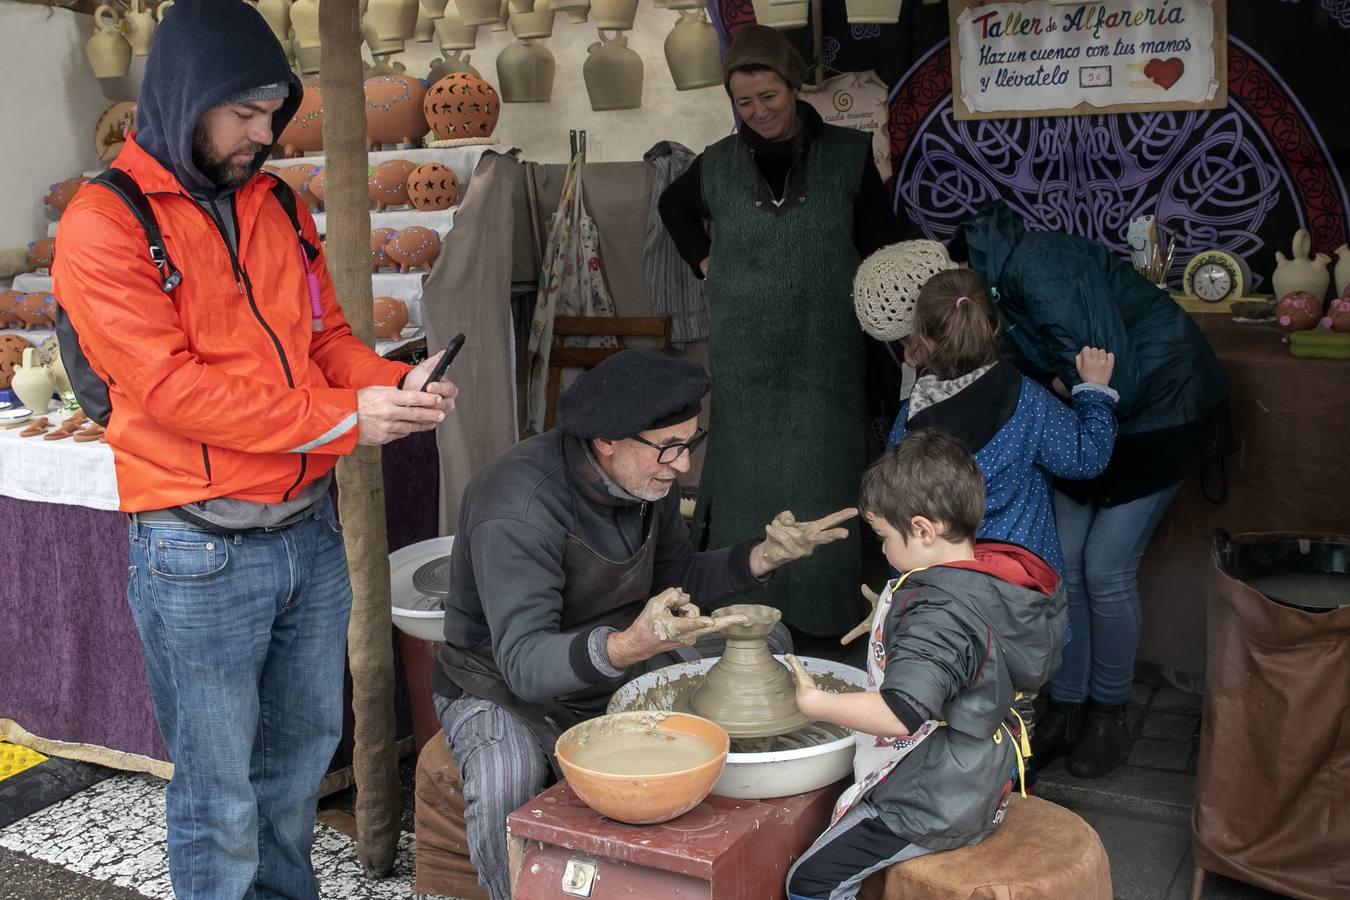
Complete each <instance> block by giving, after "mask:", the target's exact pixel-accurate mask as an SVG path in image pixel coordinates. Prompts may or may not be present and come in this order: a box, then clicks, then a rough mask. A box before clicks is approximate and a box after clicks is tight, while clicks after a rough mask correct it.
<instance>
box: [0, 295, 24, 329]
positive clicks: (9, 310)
mask: <svg viewBox="0 0 1350 900" xmlns="http://www.w3.org/2000/svg"><path fill="white" fill-rule="evenodd" d="M22 299H23V291H0V328H5V327H7V326H9V325H22V324H23V319H20V318H19V313H18V312H17V307H18V305H19V301H20V300H22Z"/></svg>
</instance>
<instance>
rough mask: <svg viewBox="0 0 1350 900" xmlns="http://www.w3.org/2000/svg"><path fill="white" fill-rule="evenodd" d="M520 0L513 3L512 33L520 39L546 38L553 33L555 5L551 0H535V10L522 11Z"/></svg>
mask: <svg viewBox="0 0 1350 900" xmlns="http://www.w3.org/2000/svg"><path fill="white" fill-rule="evenodd" d="M521 10H522V7H521V6H520V5H519V0H517V2H515V3H512V4H511V33H512V34H514V35H515V36H516V37H517V38H519V39H527V38H546V37H551V36H552V34H553V16H554V12H553V7H552V6H550V5H549V0H534V10H533V11H531V12H522V11H521Z"/></svg>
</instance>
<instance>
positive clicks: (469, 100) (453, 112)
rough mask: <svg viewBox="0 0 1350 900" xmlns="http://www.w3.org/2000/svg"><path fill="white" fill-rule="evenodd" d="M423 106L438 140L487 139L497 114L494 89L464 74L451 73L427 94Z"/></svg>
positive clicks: (499, 104)
mask: <svg viewBox="0 0 1350 900" xmlns="http://www.w3.org/2000/svg"><path fill="white" fill-rule="evenodd" d="M423 107H424V110H425V112H426V114H427V122H428V123H429V124H430V125H431V130H432V131H433V132H434V133H435V135H436V137H437V138H438V139H440V140H454V139H458V138H485V137H490V136H491V135H492V132H493V130H494V129H495V128H496V127H497V117H498V116H499V115H501V100H500V99H499V98H498V97H497V91H496V89H495V88H493V87H492V85H490V84H488V83H487V82H486V81H484V80H483V79H482V78H479V77H477V76H476V75H470V74H469V73H467V72H455V73H453V74H451V75H447V76H445V77H444V78H442V79H440V80H439V81H437V82H436V83H435V84H434V85H432V87H431V90H429V91H427V96H426V100H424V101H423Z"/></svg>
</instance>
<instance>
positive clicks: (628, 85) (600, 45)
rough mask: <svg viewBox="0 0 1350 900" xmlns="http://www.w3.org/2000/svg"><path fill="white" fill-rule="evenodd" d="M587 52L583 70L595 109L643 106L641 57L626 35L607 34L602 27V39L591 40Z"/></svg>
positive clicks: (601, 110)
mask: <svg viewBox="0 0 1350 900" xmlns="http://www.w3.org/2000/svg"><path fill="white" fill-rule="evenodd" d="M587 53H588V54H589V55H588V56H587V57H586V62H585V64H584V65H582V67H581V74H582V77H583V78H584V79H585V81H586V95H587V96H588V97H590V100H591V109H592V110H593V111H595V112H607V111H609V110H616V109H637V108H638V107H640V106H642V74H643V67H642V57H641V56H638V54H637V53H636V52H635V51H633V50H631V49H629V47H628V38H627V37H625V36H624V35H622V34H619V35H615V36H613V37H606V36H605V33H604V32H603V31H602V32H600V40H599V41H596V42H595V43H594V44H591V46H590V47H589V48H588V49H587Z"/></svg>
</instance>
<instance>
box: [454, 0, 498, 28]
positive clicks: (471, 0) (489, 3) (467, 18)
mask: <svg viewBox="0 0 1350 900" xmlns="http://www.w3.org/2000/svg"><path fill="white" fill-rule="evenodd" d="M454 4H455V6H456V7H457V8H458V9H459V18H460V21H461V22H463V23H464V24H465V25H494V24H496V22H497V20H498V19H500V18H501V4H500V2H499V0H454Z"/></svg>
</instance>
